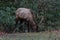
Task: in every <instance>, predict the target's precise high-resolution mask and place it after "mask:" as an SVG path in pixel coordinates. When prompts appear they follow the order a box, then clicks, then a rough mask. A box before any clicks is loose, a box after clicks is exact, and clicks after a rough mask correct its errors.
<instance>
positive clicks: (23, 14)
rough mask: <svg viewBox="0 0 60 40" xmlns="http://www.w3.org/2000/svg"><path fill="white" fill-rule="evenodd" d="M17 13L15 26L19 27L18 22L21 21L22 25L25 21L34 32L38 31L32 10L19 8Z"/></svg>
mask: <svg viewBox="0 0 60 40" xmlns="http://www.w3.org/2000/svg"><path fill="white" fill-rule="evenodd" d="M15 13H16V24H15V26H16V25H17V23H18V21H20V22H21V23H22V22H23V21H26V22H28V23H29V24H30V25H31V26H32V29H33V31H34V32H36V31H37V24H36V22H35V19H34V15H33V11H32V10H31V9H28V8H18V9H17V10H16V12H15ZM29 24H28V32H29Z"/></svg>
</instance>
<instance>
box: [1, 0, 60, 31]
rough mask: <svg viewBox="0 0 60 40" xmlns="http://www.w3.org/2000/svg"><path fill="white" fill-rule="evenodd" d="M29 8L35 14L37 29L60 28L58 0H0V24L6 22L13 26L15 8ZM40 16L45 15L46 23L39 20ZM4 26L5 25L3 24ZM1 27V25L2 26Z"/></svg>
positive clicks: (59, 5) (59, 3) (59, 2)
mask: <svg viewBox="0 0 60 40" xmlns="http://www.w3.org/2000/svg"><path fill="white" fill-rule="evenodd" d="M21 7H22V8H23V7H25V8H30V9H32V10H33V11H34V13H35V15H36V16H37V18H36V21H37V23H38V26H39V30H55V29H59V28H60V1H59V0H13V1H12V0H0V25H3V24H6V25H8V27H11V28H12V27H13V26H14V24H15V14H14V12H15V11H16V9H17V8H21ZM41 16H45V17H46V23H45V24H46V25H44V24H43V23H41V24H39V23H40V21H41ZM4 26H5V25H4ZM2 28H3V27H2Z"/></svg>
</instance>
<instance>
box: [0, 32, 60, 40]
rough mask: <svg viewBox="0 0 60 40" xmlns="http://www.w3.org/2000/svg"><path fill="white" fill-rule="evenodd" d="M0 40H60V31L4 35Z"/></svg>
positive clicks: (0, 36)
mask: <svg viewBox="0 0 60 40" xmlns="http://www.w3.org/2000/svg"><path fill="white" fill-rule="evenodd" d="M0 40H60V31H51V32H39V33H15V34H3V35H0Z"/></svg>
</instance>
